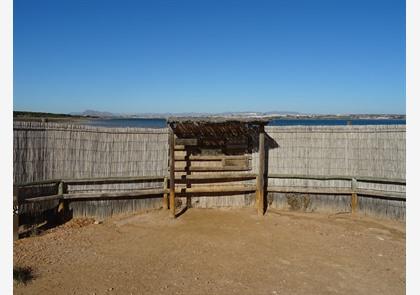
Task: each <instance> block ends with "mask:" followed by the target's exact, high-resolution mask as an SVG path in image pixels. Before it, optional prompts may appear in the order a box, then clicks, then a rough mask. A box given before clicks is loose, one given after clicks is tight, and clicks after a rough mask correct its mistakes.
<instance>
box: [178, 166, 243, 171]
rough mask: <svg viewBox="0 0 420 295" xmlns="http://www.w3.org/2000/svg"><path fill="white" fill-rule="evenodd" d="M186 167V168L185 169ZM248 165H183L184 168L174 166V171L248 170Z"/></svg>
mask: <svg viewBox="0 0 420 295" xmlns="http://www.w3.org/2000/svg"><path fill="white" fill-rule="evenodd" d="M186 168H187V169H186ZM249 170H251V168H250V167H239V166H226V167H184V168H175V171H176V172H182V171H208V172H210V171H214V172H217V171H249Z"/></svg>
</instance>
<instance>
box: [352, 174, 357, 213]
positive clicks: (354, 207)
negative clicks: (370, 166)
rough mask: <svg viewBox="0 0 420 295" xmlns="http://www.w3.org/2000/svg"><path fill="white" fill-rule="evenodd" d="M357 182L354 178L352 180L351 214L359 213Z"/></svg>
mask: <svg viewBox="0 0 420 295" xmlns="http://www.w3.org/2000/svg"><path fill="white" fill-rule="evenodd" d="M356 190H357V180H356V179H355V178H353V179H352V180H351V191H352V193H351V213H356V212H357V203H358V197H357V193H356Z"/></svg>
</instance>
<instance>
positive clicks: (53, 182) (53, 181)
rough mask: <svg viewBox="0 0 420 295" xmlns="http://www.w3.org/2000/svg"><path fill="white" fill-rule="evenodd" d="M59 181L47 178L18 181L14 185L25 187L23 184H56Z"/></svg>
mask: <svg viewBox="0 0 420 295" xmlns="http://www.w3.org/2000/svg"><path fill="white" fill-rule="evenodd" d="M60 181H61V179H47V180H40V181H31V182H26V183H18V184H16V186H18V187H25V186H35V185H43V184H57V183H59V182H60Z"/></svg>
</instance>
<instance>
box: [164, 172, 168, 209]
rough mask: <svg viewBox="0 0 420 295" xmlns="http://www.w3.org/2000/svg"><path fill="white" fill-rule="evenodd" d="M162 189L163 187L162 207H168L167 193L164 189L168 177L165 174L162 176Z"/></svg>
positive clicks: (166, 186)
mask: <svg viewBox="0 0 420 295" xmlns="http://www.w3.org/2000/svg"><path fill="white" fill-rule="evenodd" d="M163 189H164V193H163V209H169V207H168V193H167V192H166V190H167V189H168V177H166V176H165V178H163Z"/></svg>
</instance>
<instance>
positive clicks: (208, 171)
mask: <svg viewBox="0 0 420 295" xmlns="http://www.w3.org/2000/svg"><path fill="white" fill-rule="evenodd" d="M267 123H268V121H267V120H263V119H258V118H219V117H209V118H202V117H200V118H191V117H188V118H169V119H168V128H169V165H168V170H169V209H170V214H171V216H173V217H175V216H176V212H175V197H176V194H181V195H183V196H187V198H188V195H191V194H200V193H201V194H205V193H220V194H227V193H249V192H255V196H256V200H255V204H256V207H257V212H258V214H259V215H263V214H264V206H265V203H264V199H265V190H264V187H265V181H264V179H265V176H264V172H265V165H266V163H265V161H266V160H265V131H264V126H265V125H266V124H267ZM255 137H256V138H258V141H259V144H258V152H259V167H258V174H257V175H255V174H254V173H250V172H249V171H250V170H252V167H251V165H250V163H251V161H252V151H253V150H255V149H256V148H257V147H255V146H253V138H255ZM196 162H198V163H197V164H195V163H196ZM178 163H179V165H177V164H178ZM255 176H256V185H250V184H239V185H238V184H235V182H236V181H241V180H247V179H255ZM216 179H217V180H218V181H219V182H223V181H224V182H225V183H227V185H223V186H222V185H206V186H204V185H194V184H192V182H194V181H197V180H200V182H201V183H203V182H205V181H206V180H207V181H208V182H210V183H211V181H214V180H216ZM182 184H185V186H182ZM165 202H167V201H165V199H164V207H166V206H167V203H165ZM187 206H189V204H188V199H187Z"/></svg>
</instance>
